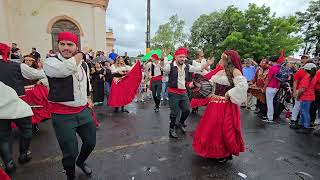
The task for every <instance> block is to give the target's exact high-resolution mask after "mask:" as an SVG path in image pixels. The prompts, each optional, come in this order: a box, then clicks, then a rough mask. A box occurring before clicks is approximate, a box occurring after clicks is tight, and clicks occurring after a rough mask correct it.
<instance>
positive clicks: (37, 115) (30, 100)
mask: <svg viewBox="0 0 320 180" xmlns="http://www.w3.org/2000/svg"><path fill="white" fill-rule="evenodd" d="M48 94H49V91H48V89H47V87H45V86H44V85H38V84H37V85H35V86H34V87H32V88H27V89H25V96H22V97H21V99H22V100H24V101H25V102H26V103H27V104H29V105H39V106H42V107H39V108H32V112H33V116H32V124H39V123H40V122H42V121H43V120H45V119H50V118H51V111H50V107H49V102H48Z"/></svg>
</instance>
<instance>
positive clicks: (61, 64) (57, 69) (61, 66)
mask: <svg viewBox="0 0 320 180" xmlns="http://www.w3.org/2000/svg"><path fill="white" fill-rule="evenodd" d="M58 58H59V59H60V60H62V61H60V60H59V59H57V58H56V57H49V58H48V59H46V61H45V62H44V65H43V69H44V71H45V73H46V75H47V76H48V77H51V78H66V77H68V76H71V75H72V78H73V84H70V88H71V86H73V94H74V101H68V102H59V103H61V104H63V105H67V106H72V107H79V106H84V105H86V104H87V102H88V99H87V77H90V74H89V73H90V72H89V71H90V70H89V67H88V66H87V64H86V66H87V73H85V70H84V69H83V67H82V65H81V63H80V64H79V65H77V63H76V60H75V58H74V57H71V58H69V59H65V58H64V57H62V56H61V54H59V55H58ZM49 88H50V85H49ZM89 90H91V85H90V81H89ZM61 91H62V92H61V93H63V89H62V90H61Z"/></svg>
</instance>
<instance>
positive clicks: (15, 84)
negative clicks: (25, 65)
mask: <svg viewBox="0 0 320 180" xmlns="http://www.w3.org/2000/svg"><path fill="white" fill-rule="evenodd" d="M0 81H2V82H3V83H4V84H5V85H7V86H9V87H11V88H12V89H14V90H15V91H16V93H17V94H18V96H21V95H24V93H25V92H24V83H25V78H24V77H23V76H22V73H21V64H20V63H17V62H12V61H9V62H4V61H3V60H1V59H0ZM0 93H1V92H0Z"/></svg>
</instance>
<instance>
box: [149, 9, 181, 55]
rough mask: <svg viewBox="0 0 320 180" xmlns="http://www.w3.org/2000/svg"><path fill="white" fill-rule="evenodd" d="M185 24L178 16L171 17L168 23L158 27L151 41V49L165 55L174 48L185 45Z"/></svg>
mask: <svg viewBox="0 0 320 180" xmlns="http://www.w3.org/2000/svg"><path fill="white" fill-rule="evenodd" d="M184 26H185V22H184V21H183V20H181V19H179V18H178V15H174V16H171V17H170V18H169V22H167V23H165V24H162V25H160V26H159V28H158V30H157V32H156V34H155V36H154V37H153V38H152V39H151V48H152V49H162V50H164V51H166V53H169V52H174V50H175V48H177V47H178V46H182V45H184V44H185V42H186V40H187V35H186V33H185V32H184V31H183V30H184Z"/></svg>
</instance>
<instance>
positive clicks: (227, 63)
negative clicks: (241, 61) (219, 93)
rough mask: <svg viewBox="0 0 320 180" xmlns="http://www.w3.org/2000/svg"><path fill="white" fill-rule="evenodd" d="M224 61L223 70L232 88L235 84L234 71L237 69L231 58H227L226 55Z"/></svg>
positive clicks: (223, 57)
mask: <svg viewBox="0 0 320 180" xmlns="http://www.w3.org/2000/svg"><path fill="white" fill-rule="evenodd" d="M222 60H223V68H224V71H225V72H226V75H227V78H228V81H229V83H230V86H234V83H233V70H234V69H235V66H234V64H233V63H232V61H231V57H230V56H227V55H226V54H224V55H223V56H222Z"/></svg>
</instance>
